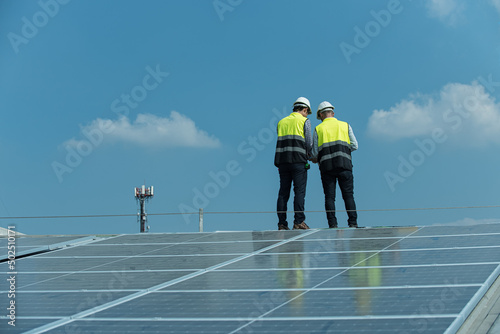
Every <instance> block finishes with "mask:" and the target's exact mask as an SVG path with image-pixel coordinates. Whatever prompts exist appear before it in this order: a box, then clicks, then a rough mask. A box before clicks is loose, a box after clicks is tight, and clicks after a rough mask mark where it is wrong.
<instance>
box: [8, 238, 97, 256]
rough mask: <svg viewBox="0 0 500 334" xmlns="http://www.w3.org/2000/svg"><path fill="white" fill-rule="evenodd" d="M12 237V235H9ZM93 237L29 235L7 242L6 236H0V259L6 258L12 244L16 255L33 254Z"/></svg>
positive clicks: (85, 240) (82, 241)
mask: <svg viewBox="0 0 500 334" xmlns="http://www.w3.org/2000/svg"><path fill="white" fill-rule="evenodd" d="M11 238H12V237H11ZM92 239H94V237H81V236H50V237H49V236H47V237H30V236H16V237H15V242H14V241H13V242H11V243H9V238H8V237H6V236H5V237H0V249H1V251H0V260H5V259H7V258H8V248H7V247H8V246H10V245H12V244H14V246H15V251H16V257H20V256H24V255H27V254H34V253H39V252H44V251H48V250H53V249H57V248H63V247H68V246H71V245H74V244H78V243H85V242H88V241H90V240H92Z"/></svg>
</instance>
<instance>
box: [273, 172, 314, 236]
mask: <svg viewBox="0 0 500 334" xmlns="http://www.w3.org/2000/svg"><path fill="white" fill-rule="evenodd" d="M278 170H279V174H280V190H279V192H278V203H277V206H276V207H277V211H278V219H279V222H278V225H284V226H288V222H287V221H286V211H287V203H288V199H289V198H290V191H291V188H292V182H293V192H294V199H293V210H294V211H295V215H294V219H295V222H296V223H298V224H300V223H302V222H303V221H305V220H306V215H305V214H304V212H303V211H304V203H305V197H306V184H307V169H306V166H305V163H296V164H281V165H280V166H279V168H278ZM280 211H282V212H280Z"/></svg>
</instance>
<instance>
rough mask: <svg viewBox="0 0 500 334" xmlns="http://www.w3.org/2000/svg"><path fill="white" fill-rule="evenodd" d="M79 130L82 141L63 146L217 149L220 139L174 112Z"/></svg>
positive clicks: (94, 124) (100, 123)
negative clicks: (116, 144)
mask: <svg viewBox="0 0 500 334" xmlns="http://www.w3.org/2000/svg"><path fill="white" fill-rule="evenodd" d="M81 130H82V131H81V133H82V135H83V137H84V138H85V139H80V140H76V139H74V138H73V139H70V140H68V141H66V142H65V143H64V146H70V147H75V148H77V147H81V146H82V145H84V144H85V143H87V144H88V143H89V142H90V143H92V144H93V145H94V146H98V145H100V144H101V143H102V142H105V141H106V142H107V141H109V142H124V143H132V144H135V145H139V146H153V147H204V148H215V147H219V146H220V141H219V139H217V138H216V137H214V136H213V135H209V134H208V133H207V132H205V131H203V130H200V129H198V128H197V127H196V125H195V123H194V121H193V120H191V119H190V118H188V117H186V116H184V115H182V114H180V113H178V112H176V111H172V112H171V113H170V117H159V116H156V115H152V114H139V115H137V118H136V119H135V121H133V122H131V121H130V120H129V118H128V117H124V116H123V117H121V118H119V119H117V120H109V119H100V118H98V119H96V120H94V121H93V122H92V123H90V124H89V125H87V126H83V127H82V129H81Z"/></svg>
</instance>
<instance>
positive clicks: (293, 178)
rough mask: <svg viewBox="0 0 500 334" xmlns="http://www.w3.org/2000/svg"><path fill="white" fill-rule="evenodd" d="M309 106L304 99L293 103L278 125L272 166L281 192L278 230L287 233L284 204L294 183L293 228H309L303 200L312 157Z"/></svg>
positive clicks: (279, 195) (278, 205) (279, 196)
mask: <svg viewBox="0 0 500 334" xmlns="http://www.w3.org/2000/svg"><path fill="white" fill-rule="evenodd" d="M310 114H311V105H310V103H309V100H308V99H306V98H305V97H299V98H298V99H297V100H296V101H295V103H294V104H293V112H292V113H291V114H290V115H289V116H287V117H285V118H283V119H282V120H281V121H279V123H278V141H277V143H276V154H275V155H274V165H275V166H276V167H278V171H279V176H280V190H279V192H278V202H277V205H276V207H277V211H278V230H289V228H288V222H287V220H286V219H287V218H286V211H287V203H288V199H289V198H290V191H291V188H292V182H293V191H294V195H295V196H294V200H293V210H294V222H293V229H294V230H295V229H303V230H306V229H309V226H307V224H306V223H305V219H306V216H305V214H304V204H305V197H306V184H307V170H308V169H309V164H308V162H307V161H308V159H309V158H310V156H311V149H312V135H311V122H310V121H309V120H308V119H307V116H309V115H310Z"/></svg>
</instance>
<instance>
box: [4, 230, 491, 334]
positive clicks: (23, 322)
mask: <svg viewBox="0 0 500 334" xmlns="http://www.w3.org/2000/svg"><path fill="white" fill-rule="evenodd" d="M40 239H43V238H40ZM77 239H79V237H74V239H68V240H77ZM18 240H19V239H18ZM46 240H47V242H48V243H50V242H52V240H50V239H49V238H48V239H46ZM37 246H39V244H38V245H37ZM499 255H500V224H483V225H475V226H453V227H450V226H428V227H401V228H397V227H394V228H365V229H315V230H307V231H264V232H215V233H179V234H134V235H120V236H113V237H103V238H100V239H95V238H94V239H92V240H91V241H89V240H86V241H85V243H77V244H76V245H74V246H71V247H65V248H60V249H57V250H53V251H50V252H45V253H41V254H38V255H33V256H27V257H24V258H22V259H19V260H18V261H17V272H18V274H17V276H16V299H15V300H16V305H18V308H17V311H16V327H12V326H10V325H8V321H9V318H8V317H6V316H0V332H2V333H3V332H13V333H15V332H24V331H27V332H28V333H39V332H44V331H48V332H51V333H68V332H81V333H83V332H95V333H107V332H113V331H114V332H120V333H138V332H144V333H163V332H179V333H374V332H381V333H422V332H425V333H444V332H446V333H454V332H456V331H457V330H458V328H459V327H460V325H461V324H462V323H463V321H464V320H465V318H466V317H467V316H468V314H469V313H470V312H471V311H472V308H473V307H474V306H475V305H476V304H477V302H478V301H479V299H480V298H481V297H482V296H483V295H484V294H485V293H486V291H487V289H488V288H489V287H490V285H491V284H492V283H493V281H494V280H495V279H496V278H497V277H498V276H499V273H500V256H499ZM1 268H2V272H3V273H4V274H5V275H7V274H8V272H9V271H8V269H7V266H6V263H2V267H1ZM8 290H9V282H7V281H6V280H1V281H0V302H1V304H2V305H8V304H7V303H8V302H9V301H8V300H7V292H8Z"/></svg>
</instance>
